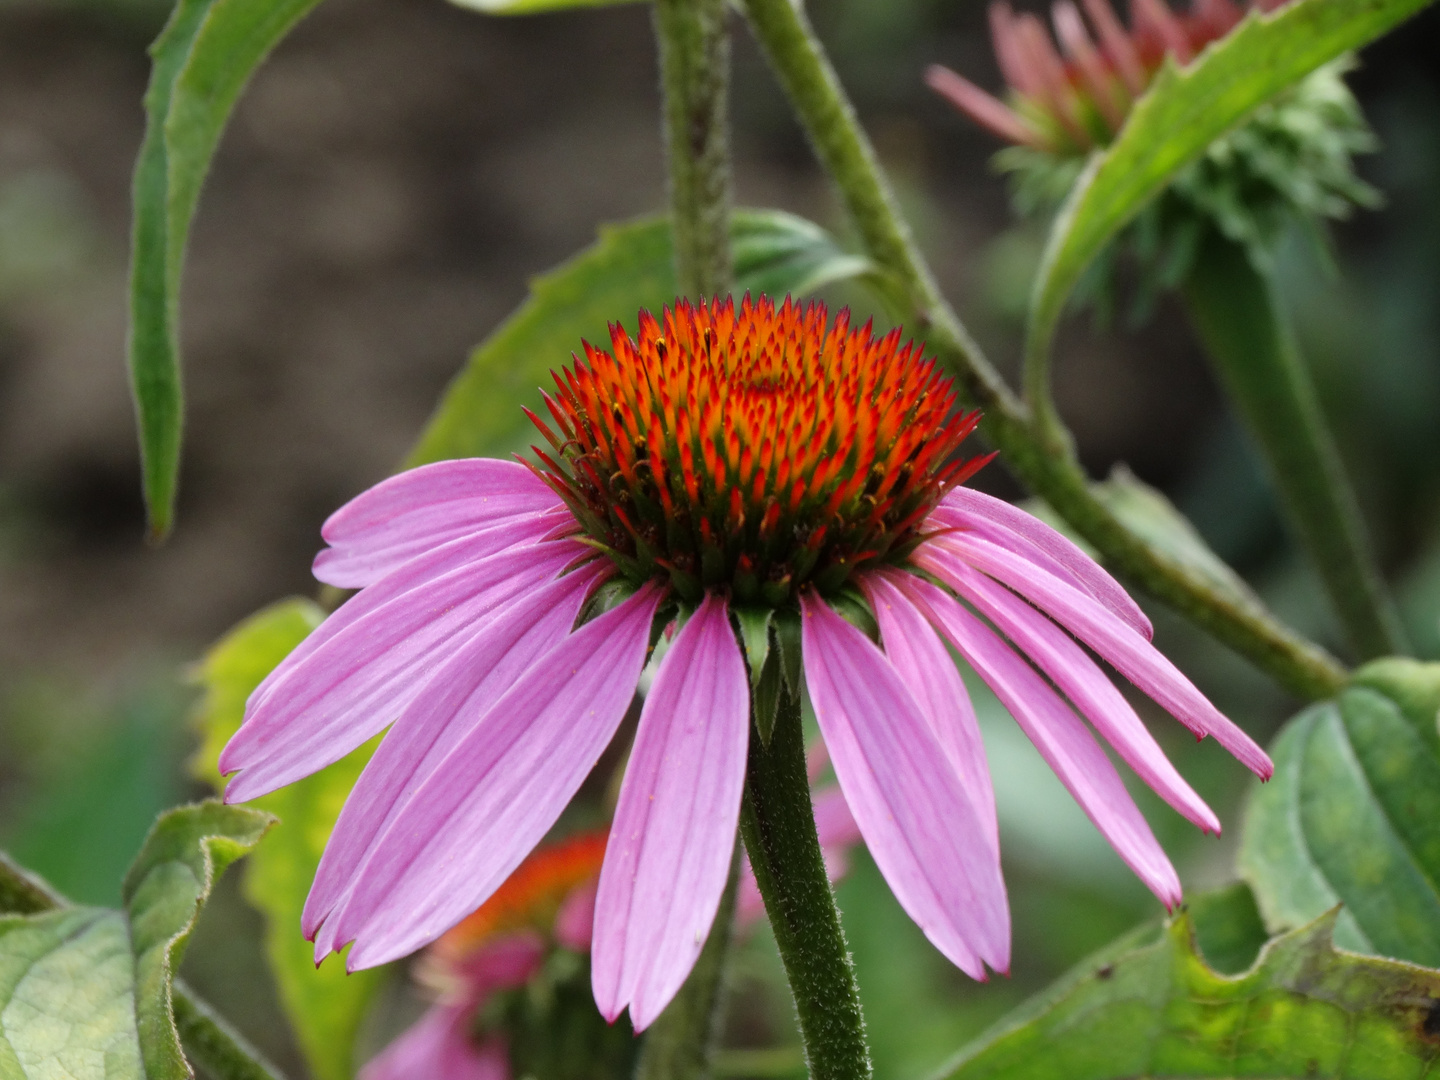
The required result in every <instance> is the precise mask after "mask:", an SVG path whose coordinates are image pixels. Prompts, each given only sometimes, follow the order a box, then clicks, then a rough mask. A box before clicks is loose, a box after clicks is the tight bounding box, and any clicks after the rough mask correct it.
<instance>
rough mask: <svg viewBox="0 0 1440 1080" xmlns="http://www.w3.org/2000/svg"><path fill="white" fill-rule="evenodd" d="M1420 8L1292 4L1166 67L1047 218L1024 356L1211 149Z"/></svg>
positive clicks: (1045, 344)
mask: <svg viewBox="0 0 1440 1080" xmlns="http://www.w3.org/2000/svg"><path fill="white" fill-rule="evenodd" d="M1428 2H1429V0H1363V2H1356V0H1294V2H1293V3H1289V4H1286V5H1284V6H1283V7H1281V8H1280V9H1279V10H1277V11H1275V12H1274V13H1272V14H1268V15H1267V14H1262V13H1261V12H1259V11H1253V12H1252V13H1251V14H1250V15H1249V16H1248V17H1247V18H1246V19H1245V21H1244V22H1243V23H1241V24H1240V25H1239V26H1238V27H1236V29H1235V30H1234V31H1232V32H1231V33H1230V34H1228V35H1226V36H1225V37H1224V38H1222V39H1221V40H1220V41H1218V42H1216V43H1215V44H1214V45H1211V46H1210V47H1209V48H1207V49H1206V50H1205V51H1204V52H1203V53H1201V54H1200V56H1199V57H1197V58H1196V59H1195V60H1194V61H1192V62H1191V63H1190V64H1189V65H1187V66H1186V67H1184V68H1178V67H1176V66H1175V64H1174V62H1173V61H1167V62H1166V64H1165V66H1164V67H1162V68H1161V69H1160V72H1159V74H1158V75H1157V76H1156V77H1155V79H1154V81H1153V82H1151V84H1150V88H1149V89H1148V90H1147V91H1146V92H1145V94H1144V95H1143V96H1142V97H1141V98H1140V100H1139V101H1137V102H1136V103H1135V106H1134V108H1132V109H1131V110H1130V115H1129V117H1128V118H1127V120H1126V122H1125V126H1124V127H1123V128H1122V129H1121V131H1120V134H1119V135H1118V136H1117V137H1116V139H1115V141H1114V142H1113V143H1111V144H1110V146H1109V147H1107V148H1106V149H1105V150H1104V151H1101V152H1097V153H1096V154H1095V155H1094V156H1093V157H1092V158H1091V160H1090V162H1089V163H1088V164H1087V165H1086V167H1085V170H1084V171H1083V172H1082V173H1081V175H1080V178H1079V180H1078V181H1077V182H1076V184H1075V186H1074V188H1073V189H1072V190H1071V192H1070V197H1069V198H1068V199H1067V200H1066V202H1065V205H1064V207H1063V208H1062V209H1061V211H1060V213H1059V216H1058V217H1057V218H1056V219H1055V224H1054V226H1053V228H1052V229H1051V233H1050V239H1049V241H1048V243H1047V245H1046V249H1045V256H1044V258H1043V260H1042V261H1041V265H1040V273H1039V274H1038V276H1037V277H1036V279H1035V287H1034V291H1033V293H1032V297H1031V304H1030V325H1029V329H1028V333H1027V338H1028V340H1027V342H1026V352H1027V354H1028V355H1029V356H1031V357H1044V356H1045V355H1046V354H1048V353H1049V351H1050V345H1051V342H1052V340H1053V338H1054V334H1055V327H1056V324H1057V323H1058V322H1059V320H1060V315H1061V312H1062V310H1063V309H1064V306H1065V300H1066V298H1067V297H1068V296H1069V295H1070V293H1071V291H1072V290H1073V289H1074V287H1075V285H1076V284H1077V283H1078V282H1079V280H1080V278H1081V276H1082V275H1083V274H1084V272H1085V268H1086V267H1087V266H1088V265H1089V264H1090V262H1091V260H1093V259H1094V258H1095V257H1096V256H1097V255H1098V254H1099V253H1100V252H1101V250H1102V249H1103V248H1104V247H1105V245H1106V244H1108V243H1109V242H1110V240H1111V238H1112V237H1114V236H1115V234H1116V233H1118V232H1119V231H1120V230H1121V229H1122V228H1124V227H1125V225H1126V224H1128V223H1129V222H1130V221H1131V220H1132V219H1133V218H1134V217H1135V216H1136V215H1137V214H1138V213H1139V212H1140V211H1141V210H1142V209H1143V208H1144V207H1145V204H1146V203H1148V202H1149V201H1150V200H1151V199H1152V198H1154V197H1155V196H1156V195H1158V194H1159V193H1160V192H1161V191H1162V190H1163V189H1164V188H1165V186H1166V185H1167V184H1169V183H1170V181H1171V180H1172V179H1174V178H1175V176H1176V174H1178V173H1179V172H1180V170H1182V169H1183V168H1185V166H1187V165H1189V164H1190V163H1191V162H1192V161H1194V160H1196V159H1197V158H1198V157H1200V156H1201V155H1202V154H1203V153H1204V152H1205V149H1206V147H1208V146H1209V145H1210V143H1211V142H1213V141H1214V140H1215V139H1217V138H1219V137H1220V136H1222V135H1224V134H1225V133H1226V132H1227V131H1229V130H1231V129H1232V128H1234V127H1235V126H1236V125H1237V124H1239V123H1240V122H1241V121H1242V120H1243V119H1245V117H1246V116H1247V115H1248V114H1249V113H1250V112H1251V111H1252V110H1254V109H1255V108H1256V107H1257V106H1259V105H1261V104H1263V103H1264V102H1265V101H1267V100H1268V99H1270V98H1271V97H1273V96H1275V95H1276V94H1277V93H1279V92H1280V91H1282V90H1284V89H1285V88H1286V87H1288V86H1290V85H1292V84H1294V83H1296V82H1298V81H1299V80H1300V79H1302V78H1304V77H1305V76H1306V75H1308V74H1309V73H1310V72H1312V71H1314V70H1315V69H1316V68H1318V67H1320V66H1321V65H1322V64H1325V63H1327V62H1329V61H1331V60H1334V59H1335V58H1336V57H1338V56H1340V55H1342V54H1344V53H1346V52H1349V51H1351V50H1352V49H1358V48H1360V47H1361V46H1362V45H1364V44H1366V43H1367V42H1369V41H1372V40H1374V39H1375V38H1377V37H1379V36H1380V35H1381V34H1384V33H1385V32H1386V31H1387V30H1389V29H1391V28H1392V27H1394V26H1395V25H1396V24H1397V23H1399V22H1401V21H1402V20H1403V19H1406V18H1408V17H1409V16H1410V15H1413V14H1414V13H1415V12H1417V11H1419V10H1420V9H1421V8H1423V7H1425V6H1426V4H1427V3H1428Z"/></svg>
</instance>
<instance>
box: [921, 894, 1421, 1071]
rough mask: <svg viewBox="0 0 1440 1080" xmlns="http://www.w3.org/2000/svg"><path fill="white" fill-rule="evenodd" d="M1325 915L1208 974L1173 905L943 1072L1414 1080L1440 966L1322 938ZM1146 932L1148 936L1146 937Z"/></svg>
mask: <svg viewBox="0 0 1440 1080" xmlns="http://www.w3.org/2000/svg"><path fill="white" fill-rule="evenodd" d="M1334 921H1335V916H1334V913H1333V912H1332V913H1329V914H1326V915H1323V916H1321V917H1320V918H1319V919H1317V920H1316V921H1314V922H1312V923H1310V924H1308V925H1306V926H1303V927H1301V928H1299V929H1298V930H1295V931H1292V932H1291V933H1289V934H1286V935H1284V936H1282V937H1280V938H1277V939H1275V940H1274V941H1271V942H1270V943H1269V944H1268V945H1267V946H1266V948H1265V950H1264V951H1263V952H1262V953H1261V955H1260V958H1259V961H1258V963H1257V964H1256V965H1255V967H1254V968H1253V969H1252V970H1250V971H1249V972H1248V973H1246V974H1244V975H1241V976H1237V977H1230V976H1225V975H1221V974H1219V973H1217V972H1216V971H1215V970H1213V969H1212V968H1211V967H1210V965H1209V964H1207V963H1206V960H1205V957H1204V956H1203V955H1202V954H1201V952H1200V950H1199V948H1197V946H1196V933H1195V924H1194V920H1193V919H1192V917H1191V916H1190V915H1188V914H1186V913H1182V914H1180V915H1178V916H1176V917H1175V918H1174V919H1173V920H1171V922H1170V924H1169V925H1168V926H1166V927H1165V928H1164V930H1163V931H1162V932H1160V933H1159V935H1158V940H1154V939H1155V937H1156V936H1157V935H1156V934H1155V932H1154V931H1153V930H1149V929H1146V930H1141V931H1138V932H1136V933H1135V934H1132V935H1129V936H1128V937H1127V938H1126V939H1124V940H1122V941H1121V942H1118V943H1117V945H1116V946H1115V947H1113V948H1112V949H1109V950H1106V952H1105V953H1103V954H1102V955H1099V956H1096V957H1094V958H1092V959H1091V960H1089V961H1087V962H1086V963H1085V964H1084V965H1082V966H1081V967H1080V968H1078V969H1077V970H1076V971H1074V972H1072V973H1071V974H1070V975H1069V976H1067V977H1066V978H1065V979H1062V980H1061V981H1060V982H1059V983H1057V984H1056V985H1055V986H1054V987H1052V988H1051V989H1050V990H1048V991H1046V992H1045V993H1044V994H1042V995H1041V996H1040V997H1038V998H1036V999H1035V1000H1034V1001H1032V1002H1030V1003H1028V1004H1027V1005H1026V1006H1025V1007H1024V1008H1022V1009H1020V1010H1017V1011H1016V1013H1014V1014H1012V1015H1011V1016H1009V1017H1007V1018H1006V1019H1005V1020H1004V1021H1002V1023H1001V1024H1000V1025H998V1026H997V1028H996V1029H995V1030H994V1031H992V1032H990V1033H988V1034H987V1035H985V1036H982V1037H981V1038H980V1039H979V1040H977V1041H976V1043H975V1044H974V1045H972V1046H970V1047H967V1048H966V1049H965V1050H963V1051H962V1052H961V1054H960V1056H959V1058H958V1060H957V1061H955V1062H954V1063H953V1064H952V1065H951V1066H950V1067H948V1068H947V1069H946V1070H945V1071H944V1075H945V1076H946V1077H948V1078H949V1080H979V1078H980V1077H993V1078H996V1080H1000V1078H1006V1077H1013V1078H1015V1080H1020V1078H1021V1077H1023V1078H1025V1080H1049V1078H1051V1077H1053V1078H1055V1080H1061V1078H1063V1080H1112V1078H1113V1080H1118V1078H1122V1077H1133V1076H1145V1077H1155V1078H1157V1080H1158V1078H1162V1077H1177V1078H1178V1077H1187V1078H1198V1077H1225V1078H1232V1077H1277V1076H1313V1077H1325V1078H1330V1077H1334V1078H1340V1077H1353V1078H1355V1080H1361V1078H1364V1080H1390V1078H1392V1077H1393V1078H1395V1080H1400V1078H1406V1080H1409V1078H1412V1077H1413V1078H1418V1077H1420V1076H1423V1075H1424V1074H1425V1073H1426V1072H1427V1071H1428V1069H1429V1067H1430V1065H1431V1063H1432V1062H1433V1061H1434V1060H1435V1058H1436V1057H1437V1056H1440V1041H1437V1039H1436V1037H1435V1036H1434V1035H1432V1034H1430V1016H1431V1010H1432V1008H1434V1007H1435V1006H1434V1003H1435V1001H1436V1000H1437V999H1440V973H1437V972H1434V971H1427V970H1425V969H1423V968H1417V967H1414V966H1412V965H1409V964H1403V963H1398V962H1395V961H1390V960H1378V959H1371V958H1368V957H1359V956H1353V955H1350V954H1348V953H1344V952H1339V951H1337V950H1336V949H1335V948H1334V946H1333V945H1332V944H1331V940H1330V934H1331V930H1332V928H1333V926H1334ZM1147 939H1149V940H1147Z"/></svg>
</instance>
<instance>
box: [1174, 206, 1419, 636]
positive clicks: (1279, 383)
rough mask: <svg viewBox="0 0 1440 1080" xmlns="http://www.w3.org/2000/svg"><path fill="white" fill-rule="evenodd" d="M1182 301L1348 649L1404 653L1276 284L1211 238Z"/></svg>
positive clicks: (1235, 247)
mask: <svg viewBox="0 0 1440 1080" xmlns="http://www.w3.org/2000/svg"><path fill="white" fill-rule="evenodd" d="M1185 299H1186V301H1187V302H1188V306H1189V308H1190V315H1191V318H1192V319H1193V320H1194V322H1195V326H1196V328H1197V329H1198V330H1199V332H1200V336H1201V338H1202V339H1203V340H1204V342H1205V345H1206V346H1207V348H1208V350H1209V352H1210V356H1211V358H1212V359H1213V360H1214V362H1215V367H1216V370H1217V371H1218V372H1219V375H1220V380H1221V382H1222V383H1224V386H1225V389H1226V391H1227V392H1228V393H1229V395H1230V399H1231V400H1232V401H1233V402H1234V403H1235V404H1236V406H1237V407H1238V408H1239V410H1240V415H1241V416H1242V417H1243V418H1244V421H1245V425H1246V427H1248V428H1249V430H1250V434H1251V436H1252V437H1253V438H1254V439H1255V441H1256V443H1258V444H1259V446H1260V450H1261V452H1262V454H1263V456H1264V458H1265V464H1266V466H1267V467H1268V468H1269V471H1270V477H1271V480H1272V481H1273V482H1274V484H1275V488H1276V490H1277V491H1278V492H1279V494H1280V500H1281V502H1282V503H1283V505H1284V509H1285V513H1286V515H1287V516H1288V517H1289V519H1290V524H1291V526H1292V528H1294V530H1295V532H1296V534H1297V535H1298V536H1299V539H1300V541H1301V543H1303V544H1304V545H1305V548H1306V550H1307V551H1308V552H1309V553H1310V557H1311V559H1313V560H1314V562H1315V566H1316V568H1317V569H1318V570H1319V571H1320V577H1321V580H1323V581H1324V583H1325V588H1326V590H1327V591H1328V592H1329V594H1330V602H1331V603H1332V604H1333V605H1334V606H1335V610H1336V612H1337V613H1338V614H1339V616H1340V620H1341V622H1342V624H1343V625H1344V627H1345V630H1346V632H1347V633H1348V635H1349V637H1350V641H1351V644H1353V645H1354V647H1355V648H1356V650H1357V651H1358V652H1359V653H1360V655H1361V657H1362V658H1363V659H1367V660H1369V659H1373V658H1375V657H1378V656H1390V655H1394V654H1396V653H1400V652H1403V651H1405V642H1404V631H1403V630H1402V629H1401V627H1400V619H1399V617H1398V616H1397V615H1396V613H1395V610H1394V608H1393V607H1392V606H1391V604H1390V600H1389V597H1387V596H1386V594H1385V586H1384V584H1383V582H1382V579H1381V576H1380V572H1379V569H1378V568H1377V567H1376V565H1375V559H1374V555H1373V554H1372V552H1371V550H1370V545H1369V543H1368V541H1367V539H1366V536H1365V528H1364V525H1363V524H1362V523H1361V518H1360V508H1359V506H1358V505H1357V504H1356V502H1355V495H1354V492H1353V490H1352V489H1351V487H1350V482H1349V480H1348V479H1347V477H1346V476H1345V469H1344V466H1343V465H1342V464H1341V462H1340V455H1339V452H1338V451H1337V450H1336V449H1335V443H1334V441H1333V440H1332V439H1331V437H1330V432H1329V430H1328V428H1327V427H1326V425H1325V417H1324V415H1323V414H1322V413H1321V411H1320V402H1319V399H1318V398H1317V397H1316V395H1315V387H1314V386H1313V384H1312V383H1311V381H1310V375H1309V373H1308V372H1307V371H1306V370H1305V363H1304V360H1303V359H1302V357H1301V356H1300V351H1299V349H1298V348H1297V346H1296V344H1295V338H1294V335H1293V334H1292V333H1291V330H1290V327H1289V325H1288V323H1287V321H1286V318H1285V313H1284V309H1283V307H1282V306H1281V300H1280V298H1279V296H1277V295H1276V290H1275V284H1274V282H1273V281H1272V280H1271V279H1270V277H1269V276H1268V275H1267V274H1264V273H1262V272H1261V271H1260V270H1259V269H1257V268H1256V266H1255V264H1254V262H1253V261H1252V260H1251V258H1250V256H1249V254H1248V253H1247V252H1246V250H1245V248H1244V247H1242V246H1241V245H1239V244H1237V243H1235V242H1234V241H1231V240H1227V239H1225V238H1224V237H1222V236H1220V235H1219V234H1218V233H1212V234H1211V235H1210V236H1209V237H1207V239H1206V241H1205V243H1204V244H1202V245H1201V248H1200V251H1199V254H1198V256H1197V258H1196V260H1195V266H1194V268H1193V269H1192V270H1191V272H1190V277H1189V279H1188V280H1187V281H1186V284H1185Z"/></svg>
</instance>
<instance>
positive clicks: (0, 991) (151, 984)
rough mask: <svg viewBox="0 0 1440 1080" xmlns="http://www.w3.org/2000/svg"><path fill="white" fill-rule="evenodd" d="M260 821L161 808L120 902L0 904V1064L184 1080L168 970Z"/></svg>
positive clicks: (187, 1074)
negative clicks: (113, 906)
mask: <svg viewBox="0 0 1440 1080" xmlns="http://www.w3.org/2000/svg"><path fill="white" fill-rule="evenodd" d="M272 820H273V819H272V818H271V817H270V815H268V814H265V813H262V812H260V811H256V810H249V809H246V808H243V807H234V806H222V805H220V804H219V803H214V802H210V803H200V804H197V805H193V806H183V807H179V808H178V809H175V810H170V811H167V812H166V813H164V814H162V815H161V816H160V818H159V820H157V821H156V823H155V827H154V828H153V829H152V830H151V832H150V836H149V838H148V839H147V840H146V841H145V846H144V847H143V848H142V849H141V851H140V854H139V856H138V857H137V858H136V860H135V862H134V863H133V864H132V865H131V867H130V872H129V874H128V875H127V876H126V878H125V885H124V901H125V907H124V910H123V911H114V910H110V909H107V908H94V907H58V908H54V909H51V910H41V911H35V910H33V909H34V908H36V907H38V906H39V904H38V902H37V901H38V900H39V899H41V897H42V894H41V893H40V891H39V890H37V889H34V888H32V889H31V890H30V891H29V896H28V897H26V898H25V901H26V902H24V903H23V906H22V910H20V911H17V912H16V913H14V914H5V915H0V1017H3V1031H0V1073H3V1075H5V1076H6V1077H11V1076H14V1077H17V1078H19V1077H26V1078H29V1077H48V1076H57V1077H58V1076H84V1075H93V1076H103V1077H105V1078H106V1080H110V1078H112V1077H113V1078H115V1080H132V1078H133V1080H190V1078H191V1077H192V1076H193V1075H194V1074H193V1072H192V1071H191V1069H190V1066H189V1064H188V1063H187V1062H186V1060H185V1055H184V1053H183V1051H182V1050H181V1046H180V1037H179V1032H178V1031H177V1029H176V1025H175V1021H174V1019H173V1017H172V1001H171V997H172V992H173V991H172V982H173V980H174V976H175V971H176V969H177V968H178V966H179V963H180V957H181V956H182V955H183V954H184V951H185V945H186V943H187V942H188V940H189V937H190V932H191V930H192V929H193V928H194V925H195V920H196V919H197V918H198V917H199V915H200V911H201V909H202V908H203V907H204V905H205V901H206V900H207V899H208V897H209V895H210V890H211V889H212V888H213V886H214V884H215V879H216V878H217V877H218V876H219V875H220V874H221V873H223V872H224V871H225V868H226V867H227V866H229V865H230V863H232V862H234V861H235V860H236V859H237V858H239V857H240V856H241V855H243V854H245V853H246V852H247V851H249V850H250V849H251V848H253V847H254V846H255V845H256V844H257V843H258V842H259V841H260V838H261V837H262V836H263V835H264V833H265V830H266V829H267V828H269V826H270V824H271V822H272ZM0 874H5V875H6V876H9V875H10V871H9V868H8V867H0ZM5 892H6V893H7V894H8V897H9V898H10V899H11V900H12V902H14V899H15V898H16V897H17V896H19V895H20V891H19V890H16V889H13V888H12V889H7V890H5ZM26 909H29V910H26Z"/></svg>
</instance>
